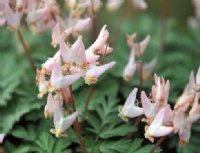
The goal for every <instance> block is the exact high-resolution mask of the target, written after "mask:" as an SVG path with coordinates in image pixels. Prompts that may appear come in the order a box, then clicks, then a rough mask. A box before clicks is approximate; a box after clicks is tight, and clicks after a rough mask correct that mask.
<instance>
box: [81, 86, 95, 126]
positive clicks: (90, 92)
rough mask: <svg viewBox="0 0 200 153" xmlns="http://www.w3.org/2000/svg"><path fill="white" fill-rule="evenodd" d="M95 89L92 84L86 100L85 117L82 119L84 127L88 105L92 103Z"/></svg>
mask: <svg viewBox="0 0 200 153" xmlns="http://www.w3.org/2000/svg"><path fill="white" fill-rule="evenodd" d="M93 91H94V86H93V85H91V86H90V88H89V91H88V95H87V99H86V101H85V107H84V113H83V118H82V121H81V123H82V127H84V125H85V117H86V114H87V109H88V105H89V103H90V99H91V97H92V94H93Z"/></svg>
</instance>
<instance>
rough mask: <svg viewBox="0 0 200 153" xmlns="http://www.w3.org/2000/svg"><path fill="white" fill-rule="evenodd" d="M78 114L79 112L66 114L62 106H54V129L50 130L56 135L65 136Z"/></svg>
mask: <svg viewBox="0 0 200 153" xmlns="http://www.w3.org/2000/svg"><path fill="white" fill-rule="evenodd" d="M77 116H78V113H77V112H74V113H73V114H70V115H68V116H65V114H64V112H63V110H62V107H61V106H60V105H56V107H55V108H54V116H53V120H54V127H55V128H54V129H51V130H50V132H51V133H53V134H55V136H56V137H61V136H65V131H66V130H67V129H68V128H69V127H70V126H71V125H72V124H73V123H74V121H75V120H76V118H77Z"/></svg>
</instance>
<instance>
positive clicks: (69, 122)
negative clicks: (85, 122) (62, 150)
mask: <svg viewBox="0 0 200 153" xmlns="http://www.w3.org/2000/svg"><path fill="white" fill-rule="evenodd" d="M77 116H78V112H74V113H73V114H71V115H69V116H67V117H66V118H64V119H63V124H62V125H61V126H60V129H61V130H62V131H65V130H66V129H68V128H69V127H70V126H71V125H72V124H73V123H74V121H75V119H76V118H77Z"/></svg>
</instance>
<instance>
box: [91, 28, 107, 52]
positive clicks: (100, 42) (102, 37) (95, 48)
mask: <svg viewBox="0 0 200 153" xmlns="http://www.w3.org/2000/svg"><path fill="white" fill-rule="evenodd" d="M108 37H109V32H108V30H107V29H106V25H104V26H103V28H102V29H101V31H100V33H99V35H98V37H97V39H96V41H95V42H94V43H93V44H92V45H91V46H90V50H91V51H92V53H94V54H99V52H100V51H102V48H104V46H106V43H107V40H108Z"/></svg>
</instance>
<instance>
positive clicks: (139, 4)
mask: <svg viewBox="0 0 200 153" xmlns="http://www.w3.org/2000/svg"><path fill="white" fill-rule="evenodd" d="M132 2H133V6H134V7H135V8H136V9H140V10H145V9H147V7H148V5H147V3H146V2H145V1H144V0H132Z"/></svg>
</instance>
